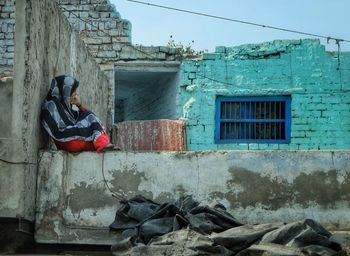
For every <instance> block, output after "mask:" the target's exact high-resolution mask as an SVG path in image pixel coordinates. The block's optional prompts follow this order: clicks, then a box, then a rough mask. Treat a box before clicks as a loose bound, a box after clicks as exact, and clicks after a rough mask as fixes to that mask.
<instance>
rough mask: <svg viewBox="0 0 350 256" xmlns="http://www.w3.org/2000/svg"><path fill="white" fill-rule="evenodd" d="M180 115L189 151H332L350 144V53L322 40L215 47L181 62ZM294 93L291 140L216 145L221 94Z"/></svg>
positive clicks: (292, 95) (259, 94) (347, 146)
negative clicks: (330, 48) (327, 45)
mask: <svg viewBox="0 0 350 256" xmlns="http://www.w3.org/2000/svg"><path fill="white" fill-rule="evenodd" d="M181 69H182V72H181V82H180V87H181V91H180V100H179V104H178V105H179V107H178V109H177V110H178V117H179V118H181V119H184V120H186V124H187V126H186V128H187V146H188V150H226V149H234V150H266V149H267V150H329V149H349V148H350V130H349V127H350V114H349V113H350V97H349V90H350V53H349V52H340V55H339V58H338V54H337V53H332V52H326V51H325V49H324V46H322V45H320V43H319V41H318V40H307V39H305V40H282V41H281V40H276V41H273V42H267V43H262V44H247V45H242V46H237V47H217V48H216V52H215V53H204V55H203V58H202V59H200V60H184V61H183V63H182V65H181ZM282 95H290V96H291V108H292V118H291V124H292V126H291V142H290V143H289V144H257V143H249V144H248V143H236V144H234V143H232V144H215V141H214V134H215V129H216V127H215V99H216V97H217V96H282Z"/></svg>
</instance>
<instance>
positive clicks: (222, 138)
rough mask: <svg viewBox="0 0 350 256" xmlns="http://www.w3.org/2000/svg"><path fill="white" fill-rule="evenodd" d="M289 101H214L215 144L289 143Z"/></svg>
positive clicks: (283, 98) (276, 98)
mask: <svg viewBox="0 0 350 256" xmlns="http://www.w3.org/2000/svg"><path fill="white" fill-rule="evenodd" d="M290 103H291V97H290V96H271V97H270V96H266V97H265V96H264V97H223V96H218V97H217V98H216V130H215V142H216V143H289V142H290V126H291V108H290Z"/></svg>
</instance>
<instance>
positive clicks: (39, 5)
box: [0, 0, 113, 220]
mask: <svg viewBox="0 0 350 256" xmlns="http://www.w3.org/2000/svg"><path fill="white" fill-rule="evenodd" d="M111 70H113V68H112V69H111ZM14 72H15V74H16V75H15V76H14V81H13V102H12V117H11V119H12V123H11V131H12V133H11V143H8V144H7V145H8V148H7V150H6V151H5V150H4V151H1V152H2V155H1V156H0V157H1V159H3V160H5V161H1V172H0V175H1V178H0V180H1V186H0V202H1V204H0V206H1V207H0V216H1V217H15V216H16V215H17V214H19V215H21V216H23V217H25V218H27V219H29V220H33V219H34V204H35V187H36V173H37V162H40V157H39V159H38V149H39V148H45V147H47V142H48V140H47V137H46V136H45V135H44V132H43V130H42V128H41V125H40V120H39V119H40V105H41V102H42V100H43V98H44V97H45V95H46V93H47V91H48V89H49V86H50V82H51V79H52V78H53V77H54V76H55V75H60V74H70V75H72V76H74V77H76V78H77V79H78V80H80V87H79V94H80V97H81V98H82V100H83V102H85V103H86V104H87V105H88V106H89V108H90V109H92V110H93V111H94V112H95V113H96V114H97V115H98V116H99V117H100V118H101V120H103V122H106V121H107V118H108V117H107V113H108V111H107V104H108V98H109V95H108V93H109V91H110V90H111V88H109V87H110V82H109V81H108V79H107V77H106V76H105V74H104V73H103V72H102V71H101V70H100V67H99V66H98V64H97V63H96V62H95V60H94V58H92V57H91V56H90V55H89V53H88V51H87V50H86V48H85V44H84V42H83V41H82V40H81V39H80V38H79V36H78V35H77V34H76V33H74V31H73V30H72V28H71V27H70V25H69V22H68V21H67V19H66V17H65V16H64V15H63V14H62V13H61V11H60V9H59V8H58V7H57V5H56V3H55V1H51V0H43V1H30V0H17V1H16V31H15V62H14ZM112 74H113V72H112ZM9 105H11V102H10V101H9V104H7V105H6V104H5V106H3V105H1V107H2V109H1V112H9V111H11V107H8V106H9Z"/></svg>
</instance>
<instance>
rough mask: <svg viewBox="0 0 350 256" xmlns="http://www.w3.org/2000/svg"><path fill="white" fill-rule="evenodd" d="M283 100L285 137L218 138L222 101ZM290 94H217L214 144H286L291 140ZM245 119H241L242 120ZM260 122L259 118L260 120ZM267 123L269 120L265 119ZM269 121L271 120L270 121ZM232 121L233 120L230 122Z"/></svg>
mask: <svg viewBox="0 0 350 256" xmlns="http://www.w3.org/2000/svg"><path fill="white" fill-rule="evenodd" d="M275 101H283V102H285V121H284V123H285V139H284V140H276V139H220V135H221V134H220V130H221V129H220V127H221V123H222V121H221V103H222V102H275ZM291 101H292V97H291V95H285V96H217V97H216V100H215V143H216V144H242V143H247V144H249V143H257V144H288V143H290V141H291V123H292V116H291ZM243 120H245V119H242V121H243ZM260 122H261V120H260ZM265 122H266V123H269V121H268V120H267V121H265ZM270 122H271V123H272V122H273V121H270ZM232 123H234V122H232Z"/></svg>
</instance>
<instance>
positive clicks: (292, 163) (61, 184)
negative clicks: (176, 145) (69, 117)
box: [36, 151, 350, 244]
mask: <svg viewBox="0 0 350 256" xmlns="http://www.w3.org/2000/svg"><path fill="white" fill-rule="evenodd" d="M349 160H350V151H215V152H214V151H206V152H181V153H179V152H146V153H144V152H142V153H141V152H108V153H105V154H96V153H91V152H85V153H81V154H76V155H72V154H67V153H65V152H61V151H47V152H44V154H43V157H42V160H41V162H40V166H39V175H38V177H39V178H38V191H37V218H36V221H37V223H36V240H37V241H38V242H41V243H82V244H84V243H85V244H110V243H113V241H115V239H118V237H117V236H113V235H111V234H110V233H109V232H108V229H107V227H108V225H109V224H110V223H111V222H112V221H113V219H114V216H115V212H116V210H117V208H118V206H119V204H118V201H117V200H116V199H115V198H114V197H112V196H111V193H110V191H109V190H108V189H107V188H106V186H105V182H104V177H105V178H106V181H107V183H108V185H109V187H110V188H111V189H112V190H113V191H114V192H116V193H118V194H120V195H122V196H123V197H125V198H130V197H132V196H134V195H136V194H142V195H144V196H146V197H148V198H150V199H153V200H155V201H157V202H165V201H169V200H173V199H176V198H178V197H179V196H182V195H185V194H192V195H193V196H194V197H195V198H196V199H197V200H199V201H201V202H203V203H205V204H213V203H217V202H220V203H222V204H224V205H225V206H226V207H227V208H228V210H229V211H230V212H231V213H232V214H233V215H234V216H235V217H236V218H237V219H239V220H240V221H242V222H245V223H264V222H274V221H283V222H291V221H294V220H300V219H303V218H313V219H315V220H317V221H319V222H321V223H322V224H323V225H324V226H325V227H326V228H328V229H331V230H338V231H349V230H350V211H349V199H350V165H349V162H350V161H349Z"/></svg>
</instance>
